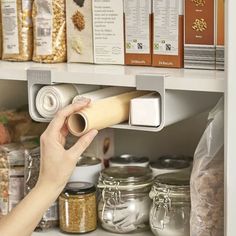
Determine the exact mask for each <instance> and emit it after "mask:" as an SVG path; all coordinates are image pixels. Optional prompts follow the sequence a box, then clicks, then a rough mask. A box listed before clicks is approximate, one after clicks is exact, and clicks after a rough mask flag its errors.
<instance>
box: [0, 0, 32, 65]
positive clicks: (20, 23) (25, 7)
mask: <svg viewBox="0 0 236 236" xmlns="http://www.w3.org/2000/svg"><path fill="white" fill-rule="evenodd" d="M32 2H33V0H1V21H2V24H1V25H2V46H3V47H2V59H3V60H8V61H30V60H31V59H32V52H33V46H32V45H33V44H32V42H33V25H32Z"/></svg>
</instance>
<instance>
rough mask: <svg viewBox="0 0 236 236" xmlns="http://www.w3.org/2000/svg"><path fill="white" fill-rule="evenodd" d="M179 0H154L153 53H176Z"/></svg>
mask: <svg viewBox="0 0 236 236" xmlns="http://www.w3.org/2000/svg"><path fill="white" fill-rule="evenodd" d="M180 4H181V3H180V0H154V1H153V11H154V44H153V50H154V54H157V55H174V56H177V55H178V50H179V45H178V41H179V9H180Z"/></svg>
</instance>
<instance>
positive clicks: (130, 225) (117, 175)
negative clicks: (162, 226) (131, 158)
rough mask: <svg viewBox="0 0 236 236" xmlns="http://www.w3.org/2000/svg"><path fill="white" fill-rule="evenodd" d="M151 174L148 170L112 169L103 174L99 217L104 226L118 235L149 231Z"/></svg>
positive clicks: (141, 168) (131, 168)
mask: <svg viewBox="0 0 236 236" xmlns="http://www.w3.org/2000/svg"><path fill="white" fill-rule="evenodd" d="M151 185H152V172H151V170H150V169H148V168H145V167H133V166H132V167H131V166H130V167H111V168H108V169H105V170H103V171H102V172H101V174H100V178H99V183H98V188H99V189H100V190H101V199H100V201H99V204H98V217H99V220H100V222H101V226H102V227H103V228H104V229H106V230H108V231H110V232H115V233H131V232H137V231H143V230H146V229H148V228H149V211H150V207H151V200H150V198H149V192H150V190H151Z"/></svg>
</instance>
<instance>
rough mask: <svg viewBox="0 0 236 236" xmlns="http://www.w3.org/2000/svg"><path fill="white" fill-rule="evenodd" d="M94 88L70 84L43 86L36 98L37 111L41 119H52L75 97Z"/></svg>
mask: <svg viewBox="0 0 236 236" xmlns="http://www.w3.org/2000/svg"><path fill="white" fill-rule="evenodd" d="M96 88H97V86H96V87H93V86H89V85H72V84H59V85H51V86H44V87H43V88H41V89H40V90H39V92H38V94H37V96H36V101H35V102H36V108H37V111H38V113H39V114H40V115H41V116H42V117H44V118H47V119H52V118H53V117H54V116H55V114H56V113H57V112H58V111H59V110H60V109H61V108H63V107H65V106H67V105H69V104H70V103H71V101H72V99H73V98H74V97H75V96H76V95H78V94H82V93H87V92H89V91H91V90H94V89H96Z"/></svg>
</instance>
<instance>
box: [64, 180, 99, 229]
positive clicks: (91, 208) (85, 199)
mask: <svg viewBox="0 0 236 236" xmlns="http://www.w3.org/2000/svg"><path fill="white" fill-rule="evenodd" d="M59 219H60V229H61V230H62V231H63V232H66V233H88V232H91V231H93V230H95V229H96V228H97V202H96V189H95V186H94V185H93V184H91V183H86V182H71V183H68V184H67V185H66V187H65V189H64V191H63V192H62V194H61V195H60V197H59Z"/></svg>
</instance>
